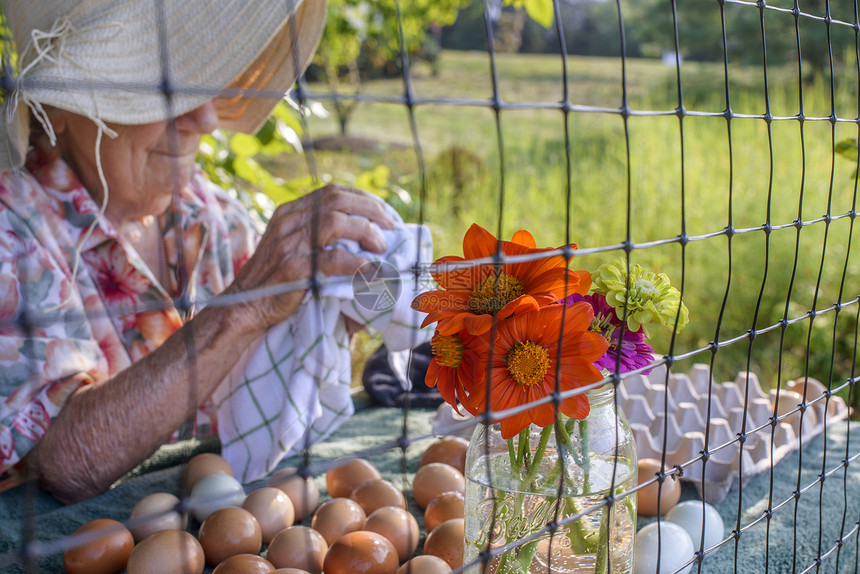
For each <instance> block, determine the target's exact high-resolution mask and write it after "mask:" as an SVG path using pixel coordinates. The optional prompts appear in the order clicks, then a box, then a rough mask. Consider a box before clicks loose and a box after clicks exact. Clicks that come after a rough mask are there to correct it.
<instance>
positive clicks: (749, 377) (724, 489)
mask: <svg viewBox="0 0 860 574" xmlns="http://www.w3.org/2000/svg"><path fill="white" fill-rule="evenodd" d="M805 380H806V381H807V385H806V387H807V389H806V405H807V407H806V409H805V412H804V414H803V416H802V417H801V413H800V410H798V408H797V407H798V406H799V405H800V404H801V403H803V388H804V379H799V380H796V381H789V382H788V384H787V385H786V387H785V388H784V389H780V391H779V402H778V405H777V406H778V408H777V415H778V416H779V417H782V416H783V415H786V414H787V416H786V417H785V418H781V419H780V420H779V422H778V423H777V425H776V426H775V427H774V426H771V424H770V420H771V417H773V415H774V404H776V398H777V390H776V389H772V390H770V391H769V392H765V391H763V390H762V388H761V385H760V383H759V380H758V377H757V376H756V375H755V373H748V372H741V373H739V374H738V376H737V377H736V378H735V380H734V381H729V382H723V383H719V384H718V383H715V382H713V380H712V378H711V376H710V371H709V368H708V365H703V364H695V365H693V367H692V369H691V370H690V372H689V374H684V373H674V372H673V373H671V374H670V375H669V378H668V385H667V384H666V381H667V379H666V367H665V366H664V365H661V366H660V367H657V368H654V369H653V370H652V371H651V373H650V374H649V375H635V376H632V377H628V378H625V379H624V380H623V381H622V382H621V384H620V385H619V387H618V408H619V409H620V410H621V412H623V413H624V415H625V416H626V417H627V421H628V422H629V423H630V428H631V430H632V431H633V436H634V437H635V440H636V450H637V453H638V455H639V458H640V459H643V458H655V459H657V460H660V459H661V457H662V454H663V448H664V444H663V443H664V438H665V449H666V468H671V467H672V466H674V465H676V464H677V465H680V464H684V463H687V462H689V461H691V460H693V459H696V458H698V457H699V456H700V455H701V453H702V451H703V450H704V448H705V431H706V430H707V429H706V427H705V424H706V423H707V424H708V425H709V436H708V450H709V452H710V457H709V458H708V461H707V464H704V465H703V461H702V460H701V459H700V460H697V461H696V462H694V463H692V464H691V465H689V466H685V467H684V473H683V476H682V480H685V481H689V482H692V483H694V484H695V486H696V488H697V489H698V491H699V495H700V496H702V498H703V499H704V500H705V501H707V502H709V503H711V504H717V503H718V502H720V501H722V500H723V499H724V498H725V497H726V495H727V494H728V493H729V491H731V490H732V489H734V488H737V486H738V484H739V481H743V482H746V481H747V480H749V478H751V477H752V476H754V475H756V474H759V473H761V472H763V471H765V470H767V469H769V468H770V467H771V465H774V464H776V463H778V462H779V461H780V460H782V459H783V458H785V457H786V456H787V455H788V454H789V453H791V452H792V451H794V450H796V449H798V448H799V447H800V446H801V445H803V446H805V445H807V444H809V442H810V440H811V439H813V438H814V437H815V436H817V435H818V434H820V433H821V432H822V431H823V430H824V426H825V420H826V421H827V424H828V425H829V424H833V423H835V422H837V421H841V420H844V419H846V418H847V417H848V415H849V409H848V406H847V405H846V404H845V401H843V400H842V399H841V398H840V397H836V396H831V397H830V400H829V401H825V397H824V394H825V392H826V388H825V386H824V385H823V384H821V383H820V382H819V381H817V380H815V379H813V378H808V379H805ZM667 387H668V396H667ZM709 394H710V396H709ZM745 395H746V400H745ZM815 399H818V400H815ZM813 400H815V402H812V401H813ZM744 402H746V405H747V407H746V409H745V408H744ZM825 403H827V404H826V406H825ZM709 405H710V410H709ZM825 408H826V412H825ZM791 411H794V412H791ZM788 413H790V414H788ZM801 418H802V421H801ZM744 421H746V425H745V426H744ZM801 425H802V426H801ZM742 430H743V432H745V433H746V440H745V441H744V443H743V445H741V444H740V442H739V441H738V440H737V438H738V435H739V433H741V431H742ZM664 433H665V437H664ZM771 435H772V436H773V441H772V442H773V448H771ZM733 441H734V442H733ZM729 443H731V444H729ZM723 445H728V446H723ZM721 446H723V447H722V448H718V447H721ZM703 468H704V475H703Z"/></svg>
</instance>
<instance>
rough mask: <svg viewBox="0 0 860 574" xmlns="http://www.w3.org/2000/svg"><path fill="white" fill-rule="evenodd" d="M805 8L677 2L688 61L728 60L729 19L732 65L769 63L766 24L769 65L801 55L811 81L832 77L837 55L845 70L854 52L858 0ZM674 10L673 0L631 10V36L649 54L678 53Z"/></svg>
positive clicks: (647, 0) (828, 0)
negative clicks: (829, 21)
mask: <svg viewBox="0 0 860 574" xmlns="http://www.w3.org/2000/svg"><path fill="white" fill-rule="evenodd" d="M800 4H801V7H800V12H798V13H797V15H796V14H795V13H793V8H794V2H793V1H792V0H780V1H776V0H775V1H772V2H769V3H768V4H767V5H762V6H761V7H759V6H756V5H753V4H749V3H744V4H740V3H728V2H726V3H723V2H720V0H676V1H675V2H674V6H675V8H676V12H677V19H678V43H679V48H680V52H681V54H682V55H683V56H684V57H685V58H687V59H693V60H710V61H719V60H722V58H723V49H724V47H723V33H722V21H721V20H722V18H721V17H722V15H724V16H725V24H726V41H725V51H726V54H727V56H728V58H729V61H730V62H735V63H743V64H758V65H760V64H761V63H762V62H763V57H762V54H763V52H762V22H763V23H764V31H765V33H764V36H765V39H766V40H765V41H766V44H765V47H766V48H767V61H768V64H774V65H781V64H786V63H791V62H793V61H796V60H797V55H798V50H799V51H800V55H801V58H802V60H803V62H804V64H805V65H806V66H807V68H806V70H805V72H806V75H807V76H813V75H817V74H822V73H827V72H828V70H829V66H830V52H831V50H832V53H833V59H834V64H836V65H839V64H841V63H842V62H843V59H844V58H843V57H844V54H845V53H846V50H847V49H853V47H854V42H855V39H854V33H853V30H852V29H851V27H850V26H848V25H846V23H847V24H852V25H853V23H854V20H855V13H854V0H806V1H805V2H801V3H800ZM721 5H723V13H722V14H721ZM828 6H829V8H830V16H831V18H833V19H834V20H837V21H838V22H834V23H833V24H831V26H830V29H831V35H830V43H829V45H828V37H827V25H826V24H825V22H824V20H823V17H824V16H825V15H826V10H827V7H828ZM672 8H673V2H671V1H670V0H639V1H636V2H630V3H629V4H627V5H626V6H625V8H624V11H625V23H626V25H627V29H628V34H629V35H630V37H631V38H632V39H633V40H634V41H636V42H637V43H639V44H640V45H641V46H642V47H643V48H642V49H643V52H644V53H645V55H649V56H659V55H660V53H662V52H668V51H673V50H674V49H675V40H674V28H673V16H672ZM798 32H799V36H798Z"/></svg>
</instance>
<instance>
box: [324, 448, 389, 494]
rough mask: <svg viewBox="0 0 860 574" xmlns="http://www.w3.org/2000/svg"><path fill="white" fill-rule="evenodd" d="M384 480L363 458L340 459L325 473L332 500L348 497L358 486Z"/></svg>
mask: <svg viewBox="0 0 860 574" xmlns="http://www.w3.org/2000/svg"><path fill="white" fill-rule="evenodd" d="M374 478H382V475H381V474H379V471H378V470H377V469H376V467H375V466H373V465H372V464H370V463H369V462H367V461H366V460H364V459H363V458H352V459H340V460H336V461H335V462H334V466H332V467H331V468H330V469H328V472H326V473H325V486H326V489H328V493H329V496H331V497H332V498H342V497H348V496H349V495H350V494H351V493H352V491H353V490H355V487H356V486H360V485H361V484H362V483H364V482H367V481H368V480H373V479H374Z"/></svg>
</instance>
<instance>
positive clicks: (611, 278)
mask: <svg viewBox="0 0 860 574" xmlns="http://www.w3.org/2000/svg"><path fill="white" fill-rule="evenodd" d="M626 269H627V261H626V260H624V259H618V260H617V261H615V262H614V263H606V264H603V265H601V266H600V267H599V268H598V269H597V272H596V273H594V275H593V276H592V281H593V287H592V288H593V290H594V292H595V293H600V294H602V295H604V296H605V297H606V302H607V303H609V304H610V305H612V307H613V308H614V309H615V314H616V315H617V316H618V318H619V319H621V320H623V319H624V307H625V305H626V306H627V328H628V329H630V330H631V331H638V330H639V329H640V328H642V329H643V330H644V331H645V334H646V335H647V336H648V337H650V336H651V334H650V333H649V331H648V327H649V325H651V324H652V323H657V324H659V325H663V326H665V327H669V328H671V327H673V326H674V325H675V316H676V315H678V307H679V306H680V309H681V312H680V315H679V316H678V330H679V331H680V330H681V329H683V328H684V326H685V325H686V324H687V321H688V319H689V311H688V310H687V307H686V306H685V305H684V304H683V303H682V302H681V293H680V292H679V291H678V290H677V289H675V288H674V287H672V285H671V283H669V278H668V277H667V276H666V275H665V274H664V273H660V274H659V275H658V274H656V273H653V272H651V271H648V270H647V269H644V268H643V267H642V266H640V265H637V264H635V263H634V264H633V265H631V266H630V292H629V294H628V293H627V273H626V272H625V271H626Z"/></svg>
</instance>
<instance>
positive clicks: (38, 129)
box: [0, 0, 393, 502]
mask: <svg viewBox="0 0 860 574" xmlns="http://www.w3.org/2000/svg"><path fill="white" fill-rule="evenodd" d="M3 5H4V10H5V11H6V16H7V21H8V23H9V25H10V28H11V29H12V32H13V35H14V38H15V42H16V45H17V50H18V54H19V60H18V69H19V70H20V72H19V74H20V75H19V80H20V81H19V84H18V89H17V90H14V91H10V92H7V93H6V94H5V95H4V106H5V111H6V115H5V122H3V127H4V128H5V133H3V134H2V136H3V137H0V164H2V167H3V169H4V171H3V173H2V176H0V293H2V294H0V367H1V368H0V373H2V374H0V471H2V473H3V474H2V475H0V479H5V484H6V485H7V486H8V485H12V484H16V483H18V482H20V479H21V477H24V476H28V477H37V478H38V479H39V480H40V482H41V484H42V486H43V487H44V488H45V489H47V490H48V491H49V492H51V493H52V494H54V495H55V496H56V497H57V498H58V499H60V500H62V501H66V502H71V501H76V500H81V499H83V498H87V497H91V496H93V495H95V494H98V493H100V492H103V491H105V490H106V489H107V488H108V487H109V486H110V485H111V484H112V483H113V482H114V481H115V480H116V479H117V478H118V477H121V476H122V475H123V474H124V473H126V472H128V471H129V470H130V469H132V468H133V467H135V466H136V465H137V464H139V463H140V462H141V461H143V460H144V459H145V458H146V457H148V456H149V455H151V454H152V453H153V452H154V451H155V450H156V449H157V448H158V447H159V446H160V445H162V444H163V443H165V442H166V441H168V440H170V438H171V436H173V435H174V434H175V433H176V432H177V429H179V428H180V427H181V426H182V425H183V424H184V423H186V422H187V421H191V420H195V417H196V424H197V430H199V431H201V432H205V431H206V430H207V427H211V426H212V421H211V419H210V417H211V414H212V413H211V410H212V409H211V407H209V406H208V405H209V401H208V399H209V398H210V396H211V395H212V393H213V390H214V389H215V388H216V387H217V386H218V385H219V383H220V382H221V381H222V380H224V378H225V376H226V375H227V374H228V372H229V371H230V370H231V369H232V368H233V366H234V364H235V363H236V362H237V360H238V359H239V356H240V354H241V353H242V351H243V350H245V349H248V348H250V347H252V346H253V345H254V343H255V341H257V340H259V339H260V338H261V337H262V336H263V334H264V333H266V331H267V329H269V328H270V327H271V326H273V325H275V324H277V323H279V322H281V321H283V320H284V319H285V318H287V317H289V316H290V315H291V314H292V313H294V312H295V310H296V309H297V307H298V306H299V304H300V302H301V301H302V299H303V297H304V295H305V292H304V291H303V290H294V291H292V292H288V293H285V294H279V295H269V296H266V297H265V298H254V297H250V296H249V297H247V298H245V300H244V302H243V303H241V304H236V305H229V306H215V305H212V304H210V305H209V306H206V307H204V308H202V309H198V308H195V307H194V302H196V301H200V300H204V301H205V300H207V299H211V297H213V296H215V295H217V294H219V293H224V294H230V295H236V294H242V293H244V292H246V291H252V290H256V289H260V288H267V287H272V286H276V285H281V284H284V283H289V282H296V281H303V280H305V281H306V280H307V279H308V278H309V277H310V276H311V270H312V260H313V259H314V258H315V259H316V264H317V265H318V270H319V271H320V272H321V273H322V274H324V275H328V276H335V275H352V274H353V273H354V272H355V271H356V269H357V268H358V267H359V266H360V265H361V264H362V263H363V262H364V261H365V260H364V259H362V258H360V257H357V256H355V255H351V254H349V253H347V252H345V251H343V250H340V249H324V248H326V247H327V246H330V245H331V244H332V243H334V242H335V241H338V240H342V239H351V240H355V241H357V242H359V243H360V245H361V246H362V247H363V248H364V249H366V250H369V251H372V252H382V251H383V250H385V248H386V245H385V242H384V241H383V239H382V238H381V236H380V234H379V233H378V232H377V228H376V226H379V227H380V228H390V227H391V226H392V224H393V222H392V220H391V218H390V216H389V215H388V214H387V213H386V211H385V209H384V207H383V206H382V204H381V202H379V201H378V200H376V199H374V198H373V197H372V196H370V195H369V194H367V193H364V192H361V191H358V190H355V189H350V188H347V187H342V186H334V185H333V186H327V187H325V188H323V189H320V190H318V191H316V192H314V193H313V194H311V195H309V196H306V197H304V198H302V199H299V200H297V201H294V202H292V203H288V204H285V205H282V206H281V207H280V208H278V209H277V210H276V212H275V213H274V216H273V217H272V219H271V222H270V223H269V225H268V229H267V230H266V232H265V234H263V235H262V237H258V236H257V234H256V232H255V230H254V227H253V226H252V225H251V222H250V220H249V218H248V217H247V214H246V213H245V212H244V211H243V209H242V207H241V206H240V205H238V204H237V203H236V202H235V201H234V200H232V199H231V198H230V197H229V196H228V195H227V194H226V193H225V192H224V191H222V190H220V189H218V188H216V187H215V186H213V185H212V184H211V183H210V182H208V181H207V180H206V179H205V178H204V177H203V176H202V175H201V173H200V172H199V170H197V169H196V168H195V155H196V152H197V148H198V145H199V143H200V138H201V136H202V135H203V134H207V133H209V132H211V131H212V130H213V129H215V128H216V127H219V126H221V127H226V128H229V129H234V130H243V131H246V132H253V131H254V130H256V129H257V128H258V127H259V125H260V124H261V123H262V122H263V121H264V120H265V119H266V116H267V115H268V114H269V113H270V112H271V110H272V108H273V107H274V105H275V104H276V103H277V101H278V99H279V98H280V96H282V94H283V93H284V92H285V91H286V90H287V89H288V88H289V87H290V85H291V84H292V83H293V82H294V81H295V78H296V75H297V72H299V73H300V71H301V70H302V69H303V68H304V66H305V65H306V64H307V62H308V60H309V57H310V56H311V54H312V53H313V50H315V48H316V43H317V42H318V39H319V36H320V34H321V30H322V26H323V22H324V11H325V3H324V0H293V1H290V0H254V2H247V1H246V0H164V1H163V2H139V1H137V0H74V1H72V0H51V1H45V2H38V3H33V2H32V0H8V1H4V3H3ZM28 120H29V121H28ZM28 131H29V137H28ZM28 144H29V145H28ZM315 210H317V211H316V215H317V216H318V217H317V216H315ZM312 221H314V222H317V223H318V227H317V229H316V233H312V232H311V229H310V225H311V222H312ZM176 302H179V304H177V303H176Z"/></svg>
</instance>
